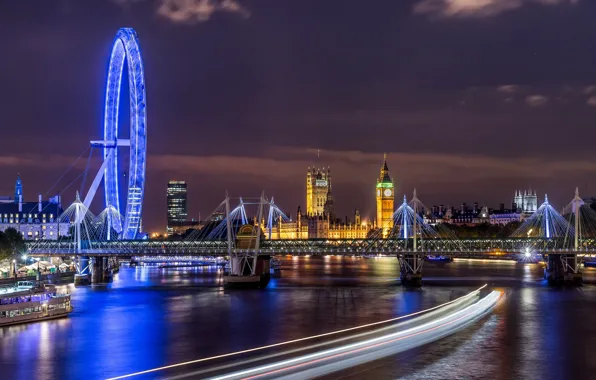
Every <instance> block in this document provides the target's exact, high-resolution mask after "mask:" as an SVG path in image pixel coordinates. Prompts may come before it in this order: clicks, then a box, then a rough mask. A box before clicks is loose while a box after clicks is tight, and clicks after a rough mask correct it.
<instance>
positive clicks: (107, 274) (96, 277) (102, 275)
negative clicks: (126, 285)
mask: <svg viewBox="0 0 596 380" xmlns="http://www.w3.org/2000/svg"><path fill="white" fill-rule="evenodd" d="M109 282H112V269H111V268H110V262H109V258H108V257H106V256H98V257H94V258H93V259H92V264H91V283H92V284H106V283H109Z"/></svg>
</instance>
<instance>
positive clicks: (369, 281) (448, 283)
mask: <svg viewBox="0 0 596 380" xmlns="http://www.w3.org/2000/svg"><path fill="white" fill-rule="evenodd" d="M280 260H281V276H280V277H274V278H273V279H272V280H271V282H270V286H269V287H268V288H267V289H265V290H262V291H232V290H225V289H223V288H222V287H221V284H222V282H221V281H222V272H221V270H220V269H217V268H215V267H214V268H209V267H205V268H159V267H157V266H155V267H142V266H141V267H137V268H122V270H121V271H120V273H119V274H118V275H117V276H115V279H114V282H113V283H112V284H110V285H107V286H91V287H86V288H76V289H75V288H74V287H72V286H71V287H69V289H70V290H71V292H72V300H73V305H74V307H75V310H74V312H73V313H72V314H71V316H70V317H69V318H67V319H61V320H54V321H46V322H41V323H34V324H29V325H21V326H13V327H7V328H1V329H0V361H1V362H2V363H3V368H2V371H3V378H7V379H13V378H14V379H21V378H23V379H25V378H36V377H40V375H39V374H43V375H41V377H43V378H49V379H52V378H55V379H79V378H82V377H86V378H105V377H109V376H115V375H120V374H123V373H129V372H134V371H138V370H143V369H147V368H153V367H157V366H161V365H166V364H171V363H175V362H181V361H186V360H192V359H196V358H198V357H205V356H211V355H216V354H220V353H225V352H229V351H232V350H239V349H244V348H248V347H254V346H259V345H264V344H269V343H273V342H279V341H285V340H290V339H296V338H300V337H303V336H306V335H314V334H319V333H323V332H328V331H331V330H337V329H341V328H347V327H351V326H355V325H360V324H364V323H370V322H375V321H378V320H382V319H389V318H392V317H395V316H398V315H403V314H407V313H411V312H413V311H416V310H420V309H424V308H428V307H431V306H434V305H437V304H440V303H444V302H447V301H449V300H452V299H454V298H457V297H459V296H461V295H463V294H465V293H466V292H468V291H469V290H471V289H473V288H475V287H477V285H478V284H482V283H484V282H489V283H490V284H492V286H493V287H500V288H502V289H504V290H505V291H506V293H507V298H506V301H505V302H504V303H503V304H502V305H501V306H499V308H498V309H497V310H496V311H495V313H494V315H493V316H491V317H489V318H488V319H486V320H484V321H481V322H480V323H478V324H476V325H474V326H472V327H470V328H468V329H466V330H464V331H462V332H460V333H458V334H456V335H454V336H451V337H448V338H445V339H444V340H441V341H439V342H437V343H435V344H432V345H429V346H424V347H421V348H419V349H416V350H415V351H412V352H408V353H404V354H400V355H398V356H397V357H392V358H387V359H383V360H382V361H380V363H381V364H382V365H380V366H379V363H376V362H375V363H374V364H370V365H365V366H362V367H360V368H356V369H352V370H350V371H347V372H346V373H340V374H338V376H345V377H348V378H350V377H352V378H387V377H391V378H395V377H399V376H407V377H408V378H416V379H422V378H424V379H426V378H451V379H456V378H470V377H478V378H508V377H510V376H509V375H511V374H514V375H515V376H513V377H514V378H538V377H543V378H556V377H557V376H559V377H565V376H563V375H564V374H565V373H564V372H557V371H559V370H552V369H549V368H550V367H552V365H553V364H556V365H560V366H561V368H564V369H565V370H567V371H570V372H568V373H567V374H569V373H571V374H575V375H577V376H579V377H578V378H580V377H581V376H580V375H581V370H586V371H587V370H588V369H589V368H590V367H589V366H590V364H588V363H593V362H596V358H595V357H594V352H595V350H590V349H589V347H592V348H593V342H594V334H595V332H594V330H593V327H592V326H593V325H592V324H590V323H586V320H587V318H588V316H589V315H592V314H593V312H594V310H596V288H595V287H594V286H591V285H587V286H584V287H583V288H582V289H581V291H578V290H571V291H565V290H553V289H549V288H548V287H546V286H545V284H544V281H543V280H542V268H541V267H540V266H539V265H536V264H516V263H504V262H484V261H457V262H454V263H450V264H446V265H445V264H434V265H433V264H428V265H427V264H425V267H424V276H425V277H424V280H425V286H424V288H423V289H422V290H415V291H408V290H404V289H402V287H401V286H399V285H398V280H397V279H398V277H399V268H398V265H397V261H396V260H395V258H370V259H365V258H341V257H328V258H321V257H316V256H312V257H308V258H306V257H304V258H297V257H296V258H293V257H282V258H280ZM594 273H595V272H594V271H592V275H593V274H594ZM582 347H585V349H584V348H582ZM562 350H563V351H562ZM562 353H564V354H562ZM471 355H472V357H473V360H470V358H471ZM560 371H563V369H561V370H560ZM4 376H6V377H4Z"/></svg>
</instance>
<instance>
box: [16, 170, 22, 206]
mask: <svg viewBox="0 0 596 380" xmlns="http://www.w3.org/2000/svg"><path fill="white" fill-rule="evenodd" d="M21 199H23V183H22V182H21V174H20V173H19V174H17V180H16V182H15V185H14V203H19V202H20V201H21Z"/></svg>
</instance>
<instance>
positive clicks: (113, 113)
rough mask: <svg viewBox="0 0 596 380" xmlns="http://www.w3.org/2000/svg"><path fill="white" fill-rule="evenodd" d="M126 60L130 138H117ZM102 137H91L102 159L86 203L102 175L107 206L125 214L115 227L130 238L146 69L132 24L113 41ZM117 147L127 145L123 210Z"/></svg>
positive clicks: (136, 224) (143, 145)
mask: <svg viewBox="0 0 596 380" xmlns="http://www.w3.org/2000/svg"><path fill="white" fill-rule="evenodd" d="M125 60H126V66H127V68H128V81H129V92H130V138H129V139H120V138H118V112H119V101H120V90H121V88H122V72H123V70H124V63H125ZM103 137H104V139H103V140H101V141H91V144H92V145H94V146H99V147H102V148H103V151H104V155H103V156H104V162H103V164H102V166H101V168H100V169H99V172H98V174H97V176H96V179H95V181H94V183H93V184H92V186H91V189H90V190H89V193H88V195H87V197H86V199H85V204H86V205H87V206H88V205H89V203H90V202H91V199H92V198H93V196H94V195H95V192H96V191H97V188H98V186H99V182H100V181H101V179H102V177H103V179H104V181H103V182H104V189H105V206H106V208H108V207H114V208H115V209H116V210H118V212H119V213H121V214H123V216H124V219H123V222H122V224H120V223H118V225H114V228H115V229H116V232H118V233H119V234H120V237H121V238H122V239H126V240H132V239H135V238H136V236H137V233H138V232H139V229H140V225H141V215H142V205H143V196H144V191H145V169H146V158H147V116H146V103H145V73H144V69H143V60H142V58H141V51H140V48H139V42H138V39H137V34H136V32H135V31H134V30H133V29H132V28H121V29H120V30H118V32H117V33H116V37H115V38H114V43H113V45H112V52H111V55H110V63H109V66H108V78H107V84H106V100H105V108H104V136H103ZM118 147H129V148H130V160H129V170H128V173H129V177H128V188H127V193H126V205H125V208H124V210H121V209H120V187H119V180H118V179H119V177H120V174H119V173H120V172H119V167H118V156H119V155H118V149H117V148H118ZM122 211H124V212H122Z"/></svg>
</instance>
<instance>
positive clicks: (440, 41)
mask: <svg viewBox="0 0 596 380" xmlns="http://www.w3.org/2000/svg"><path fill="white" fill-rule="evenodd" d="M550 2H551V3H556V2H553V1H550ZM426 3H428V4H430V2H426ZM471 3H472V2H470V4H471ZM541 3H544V4H541ZM546 3H547V2H546V1H542V2H538V1H533V2H530V1H515V2H513V1H504V2H499V4H500V5H498V7H497V6H496V5H495V4H497V2H495V1H487V2H474V4H473V5H474V6H476V7H479V6H480V5H482V4H491V5H492V6H494V7H496V8H494V7H493V8H492V10H491V12H488V13H486V12H487V10H489V8H488V7H486V8H485V9H484V10H482V12H485V13H483V14H484V15H486V16H488V15H489V14H490V16H491V17H490V18H478V17H471V18H467V17H443V18H442V19H441V20H429V19H428V18H427V17H421V16H420V14H413V11H412V10H413V9H414V7H415V6H416V4H418V5H419V4H421V2H420V1H393V0H379V1H376V2H375V5H374V7H372V6H363V3H362V1H356V0H329V1H315V0H308V1H291V0H275V1H254V0H235V1H231V0H227V1H226V0H222V1H216V0H208V1H207V0H188V1H174V0H155V1H153V0H138V1H131V0H118V1H108V0H89V1H86V2H85V3H84V4H83V3H81V2H78V1H72V0H63V1H62V2H60V4H61V6H56V3H55V2H48V1H41V0H40V1H37V2H33V3H31V2H14V1H13V2H2V4H1V5H0V39H1V41H0V42H2V46H3V47H4V50H3V51H5V52H9V53H7V54H5V55H4V56H3V59H2V70H0V84H1V85H0V104H2V121H1V122H2V125H3V127H4V128H5V130H7V131H10V134H9V135H8V134H5V137H4V139H3V141H4V142H5V143H4V144H2V146H1V149H2V152H0V176H2V178H4V179H5V180H4V181H2V182H0V194H10V193H12V191H13V190H12V186H13V180H12V178H14V177H15V176H16V173H17V172H20V173H21V175H22V176H23V181H24V183H25V196H26V197H29V198H30V197H34V196H35V195H36V194H37V193H45V192H46V191H48V189H49V188H51V187H52V185H53V184H54V183H55V182H56V181H57V180H58V179H59V178H60V177H61V175H62V174H63V173H64V171H65V170H66V169H67V168H68V167H69V165H70V164H71V162H72V161H73V160H74V159H75V158H76V157H78V156H79V154H80V153H81V152H83V151H84V149H85V148H86V147H87V146H88V144H89V140H91V139H97V138H99V137H100V136H101V133H102V125H101V122H102V115H103V110H102V107H103V101H104V91H105V90H104V85H105V84H104V82H105V76H106V65H107V61H108V57H109V52H110V48H111V42H112V39H113V36H114V34H115V32H116V30H117V29H118V28H119V27H121V26H131V27H134V28H135V29H136V30H137V32H138V34H139V38H140V42H141V49H142V53H143V56H144V60H145V69H146V76H147V98H148V102H147V105H148V133H149V141H148V149H149V159H148V160H149V161H148V174H147V181H148V182H147V195H146V203H145V218H144V223H145V225H147V226H148V227H149V228H150V229H152V230H154V229H156V228H158V227H160V226H163V224H164V223H165V184H166V182H167V180H169V179H174V178H176V179H184V180H187V181H188V182H189V189H190V195H191V199H190V205H191V206H190V207H191V214H192V215H193V216H195V217H197V216H198V213H199V212H201V213H203V215H204V213H207V212H209V211H210V210H211V209H212V208H214V207H215V206H217V204H219V202H220V201H221V198H222V196H223V194H225V192H226V191H229V192H230V193H232V194H236V195H243V194H246V195H249V194H253V195H254V194H259V193H260V191H261V190H265V191H266V193H267V194H270V195H274V196H275V198H276V202H277V203H279V204H280V205H281V206H282V207H284V208H286V209H289V210H290V211H289V212H292V213H294V212H295V211H294V210H295V207H296V206H298V205H299V204H302V205H303V204H304V173H305V170H306V167H307V166H308V165H312V164H318V165H321V166H322V165H331V166H332V170H333V172H334V182H335V184H336V185H335V186H334V193H336V198H337V204H338V209H339V212H340V214H351V213H352V211H353V209H354V208H356V207H358V208H360V209H361V210H362V211H363V212H364V213H365V214H368V215H370V216H372V214H373V211H374V196H373V193H372V187H373V186H374V181H375V177H376V176H377V174H378V169H379V165H380V160H381V157H382V154H383V152H388V153H389V157H390V166H391V170H392V173H393V174H394V176H395V180H396V183H397V186H398V189H399V191H400V192H401V193H408V194H409V193H411V191H412V189H413V188H414V187H417V188H418V192H419V195H420V197H421V198H423V200H424V201H425V202H426V203H429V204H432V203H444V204H448V203H452V204H458V203H459V202H461V201H468V202H469V203H471V202H473V201H478V202H480V203H486V204H488V205H489V206H496V205H498V203H500V202H503V203H509V202H510V201H511V200H510V198H511V194H512V192H513V190H514V189H515V188H525V187H528V186H530V185H531V186H533V187H536V188H538V189H539V190H540V191H541V192H546V191H548V192H549V195H550V199H551V200H552V201H553V202H555V203H557V201H558V203H562V202H564V201H566V200H567V198H570V195H572V194H571V193H572V191H573V188H574V187H575V186H576V185H579V186H580V190H581V191H582V192H583V193H588V194H589V193H596V190H594V189H596V180H592V178H596V177H595V176H594V175H593V174H594V173H593V168H592V164H591V162H592V161H593V158H594V157H593V156H592V151H593V141H594V139H595V138H596V130H595V129H594V127H593V120H594V119H595V118H596V107H593V105H594V103H595V102H594V101H593V97H594V96H595V95H596V90H595V89H594V88H595V87H594V85H593V83H595V82H596V78H595V76H594V67H596V50H594V49H589V48H586V47H587V46H592V45H593V41H595V40H596V30H595V29H594V27H593V25H594V24H593V15H594V14H595V12H596V4H594V3H593V2H588V1H580V2H578V3H577V4H575V6H568V5H569V4H565V3H570V2H563V1H560V2H558V3H560V4H558V5H552V4H551V5H548V6H547V5H546ZM435 4H439V5H441V4H443V5H445V4H447V3H446V2H435ZM451 4H459V5H460V6H461V5H462V4H464V2H463V1H462V0H458V1H457V2H451ZM506 4H509V8H508V11H507V12H505V10H507V9H505V5H506ZM514 5H515V6H514ZM164 7H166V8H164ZM437 9H438V10H437V11H435V13H433V14H435V15H436V14H437V13H436V12H445V9H443V10H441V9H442V8H437ZM166 10H167V12H166ZM496 10H499V11H498V12H497V11H496ZM247 12H250V17H246V16H248V14H249V13H247ZM425 14H429V13H425ZM477 15H478V13H477ZM545 99H548V100H547V101H545ZM123 104H125V103H123ZM530 105H540V106H539V107H531V106H530ZM123 122H125V123H126V120H125V118H124V119H123ZM574 136H581V138H580V139H577V138H574ZM572 139H573V141H572ZM319 149H320V150H321V153H320V158H319V159H318V160H317V150H319ZM98 157H99V156H98V153H97V152H96V153H95V155H94V156H93V157H92V159H91V161H90V165H91V167H92V168H97V167H98V165H99V160H98ZM86 159H87V156H86V154H85V155H83V157H82V158H81V159H80V160H79V163H77V165H75V167H74V168H73V169H72V170H71V172H70V174H68V175H66V176H65V177H64V178H63V179H62V180H61V184H60V185H58V186H57V188H64V187H66V186H69V185H70V186H69V187H68V189H69V190H67V192H70V193H69V194H68V195H65V197H66V196H69V197H72V196H74V193H73V192H74V190H75V189H79V188H80V181H81V180H82V178H79V179H78V181H79V182H74V183H73V184H71V182H73V181H75V180H76V179H77V177H78V176H79V175H80V173H81V172H82V170H83V169H84V168H85V167H86ZM90 175H91V174H90ZM87 183H89V179H87ZM557 197H558V198H557ZM96 206H97V207H99V205H96Z"/></svg>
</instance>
